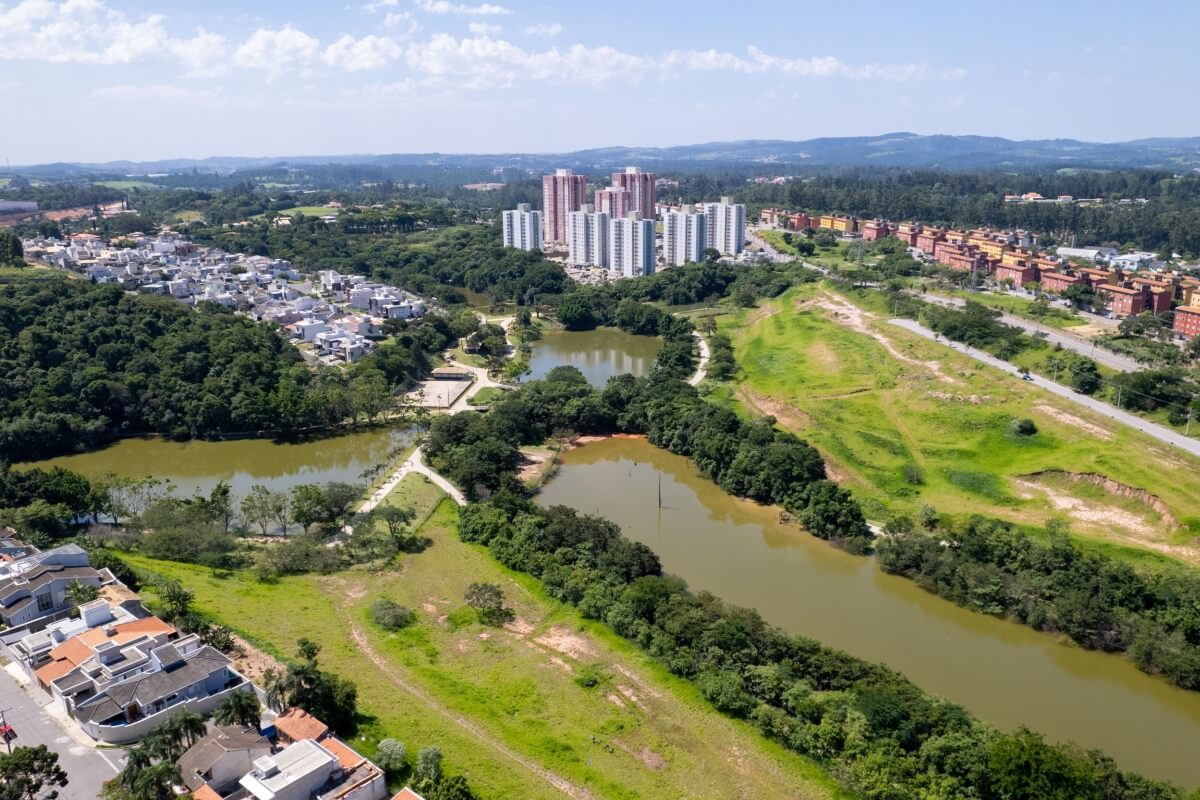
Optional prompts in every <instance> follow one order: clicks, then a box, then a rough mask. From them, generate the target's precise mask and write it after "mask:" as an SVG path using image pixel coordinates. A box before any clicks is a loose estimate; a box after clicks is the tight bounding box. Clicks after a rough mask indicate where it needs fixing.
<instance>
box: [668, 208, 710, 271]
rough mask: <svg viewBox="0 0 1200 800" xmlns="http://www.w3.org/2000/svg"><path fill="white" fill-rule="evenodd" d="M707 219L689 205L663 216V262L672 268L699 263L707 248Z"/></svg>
mask: <svg viewBox="0 0 1200 800" xmlns="http://www.w3.org/2000/svg"><path fill="white" fill-rule="evenodd" d="M707 230H708V218H707V217H706V216H705V215H704V213H703V212H700V211H696V210H695V209H693V208H692V207H691V206H689V205H685V206H682V207H681V208H680V209H679V210H678V211H668V212H667V213H666V214H665V215H663V260H664V261H666V262H667V263H668V264H671V265H673V266H679V265H680V264H687V263H693V264H696V263H699V262H700V261H702V260H703V258H704V250H705V248H707V247H708V234H707Z"/></svg>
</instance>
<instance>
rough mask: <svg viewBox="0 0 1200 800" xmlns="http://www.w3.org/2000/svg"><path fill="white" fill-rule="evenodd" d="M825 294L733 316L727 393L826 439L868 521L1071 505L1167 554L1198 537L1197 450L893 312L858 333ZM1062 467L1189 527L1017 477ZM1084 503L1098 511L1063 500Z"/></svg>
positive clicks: (1116, 537)
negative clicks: (1190, 451)
mask: <svg viewBox="0 0 1200 800" xmlns="http://www.w3.org/2000/svg"><path fill="white" fill-rule="evenodd" d="M823 298H824V299H826V300H828V299H829V298H832V299H833V301H834V302H845V299H844V298H841V297H840V296H834V295H831V294H829V292H828V291H827V290H825V289H823V288H820V287H801V288H799V289H794V290H792V291H790V292H789V293H787V294H786V295H784V296H783V297H782V298H780V299H778V300H776V301H773V302H772V303H770V304H769V305H767V306H766V307H764V308H761V309H757V310H753V311H749V312H745V311H743V312H740V313H739V315H738V316H736V317H734V318H732V319H731V320H729V321H727V322H726V323H725V324H724V326H725V329H726V330H727V331H728V332H729V333H730V334H731V335H732V336H733V338H734V342H735V351H736V356H737V360H738V364H739V365H740V367H741V369H742V371H743V374H744V380H743V382H742V384H741V385H740V386H738V387H736V388H735V389H734V390H733V392H732V393H731V397H730V399H732V400H736V401H738V402H740V403H741V404H742V405H744V406H745V407H746V408H747V409H748V410H750V411H752V412H756V413H770V414H773V415H774V416H776V417H777V418H778V419H779V421H780V423H781V424H782V425H784V426H785V427H788V428H791V429H794V430H796V431H797V432H798V433H801V434H802V435H803V436H804V437H805V438H807V439H808V440H810V441H811V442H812V443H813V444H815V445H816V446H817V447H818V448H819V449H820V450H821V451H822V453H823V454H824V455H825V456H826V458H827V459H828V460H829V462H830V471H831V475H832V476H833V477H834V478H835V479H837V480H839V481H840V482H841V483H843V484H844V485H846V486H847V487H849V488H850V489H852V490H853V491H854V492H855V493H856V495H857V496H858V497H859V498H860V500H861V501H862V502H863V503H864V506H865V508H866V510H867V513H868V516H869V517H871V518H874V519H880V520H882V519H884V518H886V516H887V514H888V513H890V512H894V511H898V512H904V513H910V514H911V513H914V512H916V511H918V510H919V509H920V507H921V506H922V505H926V504H928V505H932V506H933V507H934V508H936V509H937V510H938V511H940V512H944V513H950V514H975V513H979V514H986V515H990V516H998V517H1003V518H1008V519H1012V520H1014V521H1017V522H1020V523H1023V524H1028V525H1041V524H1044V522H1045V521H1046V520H1047V519H1048V518H1050V517H1053V516H1056V515H1062V514H1067V515H1068V516H1073V521H1072V529H1073V530H1075V531H1076V532H1079V533H1084V534H1087V535H1092V536H1097V537H1100V538H1102V539H1106V540H1109V541H1111V542H1115V543H1118V544H1121V545H1130V544H1132V545H1137V546H1146V547H1150V548H1152V549H1156V550H1158V551H1160V552H1162V551H1166V550H1168V549H1169V548H1170V547H1171V546H1173V545H1179V544H1186V543H1188V542H1191V541H1192V540H1193V539H1194V538H1195V536H1196V534H1197V533H1198V532H1200V482H1198V481H1196V480H1195V475H1196V470H1197V467H1198V466H1200V462H1197V460H1196V459H1193V458H1191V457H1189V456H1186V455H1185V454H1182V453H1179V452H1178V451H1176V450H1174V449H1171V448H1168V447H1167V446H1165V445H1162V444H1160V443H1158V442H1156V441H1154V440H1152V439H1150V438H1148V437H1146V436H1144V435H1143V434H1140V433H1138V432H1137V431H1132V430H1130V429H1128V428H1126V427H1124V426H1121V425H1118V424H1116V423H1114V422H1109V421H1108V420H1106V419H1104V418H1102V417H1098V416H1095V415H1092V414H1091V413H1090V412H1088V411H1086V410H1084V409H1082V408H1081V407H1079V406H1076V405H1074V404H1071V403H1069V402H1068V401H1066V400H1063V399H1060V398H1057V397H1055V396H1053V395H1050V394H1048V393H1046V392H1044V391H1042V390H1039V389H1036V388H1034V387H1032V386H1029V385H1027V384H1025V383H1024V382H1023V381H1020V380H1019V379H1017V378H1015V377H1011V376H1008V375H1005V374H1003V373H1000V372H999V371H997V370H994V369H992V368H990V367H987V366H984V365H982V364H979V363H977V362H975V361H973V360H970V359H968V358H966V357H965V356H961V355H959V354H957V353H954V352H952V351H950V350H948V349H947V348H945V347H943V346H940V345H938V344H936V343H933V342H929V341H927V340H925V339H923V338H921V337H918V336H915V335H913V334H909V333H908V332H906V331H903V330H901V329H899V328H896V327H895V326H892V325H888V324H887V323H886V322H885V321H884V319H883V318H879V317H874V316H872V315H870V314H869V313H867V314H866V316H867V323H866V324H867V326H868V329H869V330H868V331H867V332H864V331H860V330H855V329H854V328H853V327H852V326H851V325H850V324H849V318H850V317H849V315H848V314H846V313H844V312H843V313H841V314H840V317H841V319H840V320H839V319H837V318H836V317H835V314H834V312H832V311H830V310H828V309H825V308H821V307H818V306H817V305H816V304H815V302H814V301H822V299H823ZM872 332H875V333H879V334H881V335H883V336H884V337H885V338H886V339H887V341H888V342H889V343H890V344H891V346H892V348H893V349H894V350H895V351H896V353H898V354H899V356H900V357H898V356H897V355H896V354H893V353H892V352H889V350H888V349H887V348H886V347H885V346H884V345H883V344H882V343H881V342H879V341H877V340H876V339H875V338H873V337H872V336H871V335H870V333H872ZM901 357H902V358H901ZM905 359H907V360H905ZM935 367H936V370H935V369H934V368H935ZM1022 418H1029V419H1032V420H1033V421H1034V422H1035V424H1036V425H1037V429H1038V432H1037V433H1036V434H1035V435H1033V436H1020V435H1017V434H1015V433H1014V432H1013V431H1012V427H1011V426H1012V423H1013V421H1014V420H1017V419H1022ZM906 469H907V474H906ZM1055 469H1057V470H1066V471H1070V472H1079V473H1083V472H1095V473H1100V474H1103V475H1106V476H1108V477H1110V478H1113V479H1115V480H1117V481H1120V482H1122V483H1125V484H1127V485H1130V486H1133V487H1137V488H1143V489H1146V490H1148V491H1150V492H1153V493H1154V494H1156V495H1158V496H1159V497H1160V498H1162V500H1163V501H1164V502H1165V503H1166V505H1167V507H1168V508H1169V509H1170V511H1171V512H1172V513H1173V514H1174V515H1175V516H1176V517H1177V518H1179V519H1180V520H1181V522H1182V523H1183V525H1182V527H1181V528H1179V529H1176V530H1173V531H1172V530H1170V529H1168V527H1167V526H1165V525H1162V524H1161V521H1160V520H1159V518H1158V515H1157V514H1155V513H1154V512H1152V511H1151V510H1150V509H1148V508H1147V509H1145V513H1144V514H1143V515H1142V518H1141V519H1139V520H1136V521H1137V522H1138V523H1139V524H1140V525H1141V527H1137V526H1134V527H1132V528H1131V527H1130V525H1127V524H1125V523H1126V522H1129V520H1128V519H1127V518H1125V517H1123V516H1122V515H1121V514H1119V513H1108V512H1109V511H1112V512H1116V511H1125V512H1128V513H1129V514H1134V516H1137V515H1136V514H1135V513H1134V511H1132V510H1130V509H1129V507H1128V504H1126V503H1123V502H1121V501H1119V500H1118V499H1117V498H1113V500H1112V502H1111V503H1108V504H1106V503H1105V502H1104V498H1103V497H1093V496H1091V495H1089V493H1088V492H1084V491H1082V490H1080V491H1075V490H1073V489H1072V487H1070V486H1067V487H1055V486H1051V487H1050V488H1051V489H1053V490H1054V491H1055V492H1056V493H1057V494H1058V500H1057V502H1056V501H1054V500H1052V498H1051V496H1050V495H1049V494H1047V493H1045V492H1043V491H1041V490H1039V489H1037V488H1036V487H1035V488H1034V489H1032V490H1031V489H1030V487H1028V486H1026V485H1022V484H1020V483H1018V480H1017V479H1018V478H1019V476H1023V475H1029V474H1031V473H1036V472H1040V471H1043V470H1055ZM1064 498H1066V499H1064ZM1075 498H1078V499H1079V500H1080V501H1082V502H1083V503H1085V504H1087V505H1088V508H1087V509H1084V511H1088V512H1089V513H1081V512H1080V510H1079V509H1071V508H1067V507H1066V505H1069V504H1070V502H1071V501H1072V499H1075ZM1107 506H1112V508H1111V509H1107V510H1106V508H1107ZM1091 512H1095V513H1091Z"/></svg>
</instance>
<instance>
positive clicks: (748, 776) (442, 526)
mask: <svg viewBox="0 0 1200 800" xmlns="http://www.w3.org/2000/svg"><path fill="white" fill-rule="evenodd" d="M395 494H396V499H397V501H398V502H402V503H405V504H410V503H411V504H412V506H413V507H414V508H415V509H416V511H417V514H418V516H417V518H418V520H421V519H423V518H424V519H426V521H425V523H424V524H423V525H422V527H421V529H420V531H419V533H420V535H421V536H424V537H428V539H429V540H430V541H431V544H430V546H429V547H428V548H427V549H426V550H425V551H423V552H421V553H417V554H409V555H402V556H400V557H399V558H398V560H397V562H396V563H394V564H392V565H389V566H388V567H386V568H384V569H382V570H374V569H371V570H368V569H365V568H364V569H355V570H349V571H345V572H341V573H338V574H335V575H328V576H315V575H314V576H300V577H286V578H283V579H281V580H280V581H279V582H278V583H277V584H263V583H258V582H256V581H254V580H253V578H251V577H250V576H249V575H248V574H244V573H237V574H234V575H232V576H230V577H216V576H214V574H213V573H212V571H211V570H208V569H205V568H202V567H198V566H192V565H184V564H177V563H173V562H163V561H155V560H151V559H146V558H142V557H136V556H133V557H130V558H129V560H130V562H131V563H132V564H133V566H135V567H136V568H138V569H140V570H146V571H151V572H157V573H160V574H164V575H167V576H169V577H172V578H175V579H177V580H179V581H180V582H181V583H182V584H183V585H184V586H185V587H187V588H188V589H190V590H192V591H194V592H195V594H196V601H195V602H196V606H197V608H198V609H199V610H201V611H202V612H204V613H206V614H208V615H211V616H212V617H213V618H214V619H217V620H220V621H221V622H223V623H225V624H227V625H230V626H231V627H233V628H234V629H236V630H237V631H238V633H239V634H241V635H242V636H244V637H245V638H246V639H247V640H248V641H249V642H251V643H252V644H254V645H255V646H257V647H260V648H262V649H263V650H265V651H266V652H268V653H269V654H271V655H275V656H289V655H292V653H293V651H294V649H295V641H296V640H297V639H298V638H300V637H308V638H310V639H313V640H314V641H317V642H319V643H320V644H321V645H322V650H321V654H320V661H321V664H322V665H323V666H324V667H325V668H327V669H329V670H331V671H333V672H336V673H338V674H340V675H343V676H345V677H348V678H351V679H352V680H354V681H355V683H356V684H357V685H358V691H359V706H360V709H361V711H363V712H364V713H365V714H366V715H368V719H366V720H365V721H364V722H363V724H362V725H361V726H360V730H359V735H358V737H356V738H355V745H356V746H358V747H361V748H362V749H363V751H364V752H366V753H367V754H371V753H373V752H374V749H375V746H376V744H377V742H378V740H379V739H380V738H382V737H385V736H393V737H395V738H398V739H400V740H401V741H402V742H404V743H405V745H406V746H407V748H408V751H409V753H413V754H415V753H416V752H417V751H419V750H420V749H421V748H423V747H426V746H430V745H437V746H439V747H441V748H442V750H443V752H444V753H445V756H446V766H447V770H448V771H449V772H450V773H451V774H454V773H465V774H466V775H467V776H468V778H469V780H470V782H471V785H472V786H473V787H474V788H475V789H476V790H477V792H478V793H479V795H480V796H481V797H484V798H507V797H514V798H516V797H520V798H547V799H550V798H563V797H571V798H580V799H582V798H634V797H696V798H701V797H704V798H735V797H745V798H751V797H753V798H807V797H812V798H824V797H837V796H839V795H838V792H837V791H836V790H835V789H833V788H831V784H830V783H829V780H828V778H827V777H826V776H825V775H824V774H823V773H822V772H820V771H819V770H818V769H817V768H816V767H815V766H814V765H812V764H811V763H810V762H808V761H806V760H804V759H802V758H800V757H799V756H796V755H795V754H792V753H789V752H787V751H785V750H783V749H782V748H780V747H777V746H775V745H773V744H771V743H769V742H767V741H765V740H764V739H762V737H761V736H759V735H758V733H757V732H756V731H755V730H754V729H753V728H752V727H751V726H749V725H747V724H744V723H740V722H737V721H735V720H732V719H729V718H726V717H724V716H722V715H720V714H718V713H717V712H716V711H713V710H712V709H711V707H709V705H708V704H707V702H705V701H704V700H703V699H702V698H701V697H700V696H699V693H698V692H697V691H696V690H694V689H693V688H692V687H691V686H690V685H688V684H686V683H684V682H682V681H679V680H677V679H675V678H673V677H671V676H670V675H669V674H668V673H667V672H666V671H665V670H664V669H663V668H662V667H661V666H659V665H658V664H657V663H655V662H654V661H652V660H651V659H649V658H648V657H646V656H644V655H642V654H641V653H639V652H638V651H637V650H636V649H635V648H634V647H633V646H632V645H630V644H628V643H626V642H624V641H623V640H621V639H619V638H617V637H616V636H615V635H614V634H612V633H611V632H609V631H607V630H606V629H605V628H603V627H601V626H599V625H596V624H593V623H589V622H586V621H585V620H583V619H582V618H580V617H579V616H578V614H577V613H576V612H575V611H574V610H573V609H572V608H570V607H569V606H564V605H563V604H561V603H558V602H557V601H554V600H552V599H550V598H548V597H547V596H546V595H545V593H544V592H543V591H542V589H541V588H540V586H539V584H538V583H537V582H536V581H534V580H533V579H531V578H529V577H527V576H524V575H519V574H517V573H513V572H510V571H508V570H506V569H504V568H503V567H501V566H500V565H499V564H498V563H497V562H496V561H494V560H493V559H492V557H491V556H490V554H488V553H487V551H486V550H484V549H483V548H480V547H476V546H472V545H467V544H464V543H462V542H460V541H459V539H458V537H457V534H456V531H455V526H456V521H457V509H456V507H455V506H454V505H453V504H452V503H450V502H448V501H445V502H440V504H437V503H438V502H439V501H440V500H441V498H440V493H438V492H437V491H436V490H435V489H434V488H433V487H431V486H429V485H428V484H425V483H424V478H423V477H422V476H419V475H409V476H407V477H406V478H405V479H404V481H402V482H401V484H400V485H399V487H397V490H396V493H395ZM435 504H436V505H435ZM427 515H429V516H427ZM475 581H487V582H491V583H496V584H499V585H501V586H502V587H503V590H504V592H505V596H506V603H507V604H508V605H509V606H510V607H511V608H512V609H513V610H514V612H515V614H516V619H515V621H514V622H513V623H510V624H509V625H508V626H506V627H505V628H488V627H483V626H481V625H480V624H479V623H478V622H476V621H475V614H474V612H473V611H471V610H470V609H469V608H467V607H466V605H465V603H464V602H463V600H462V598H463V593H464V591H465V590H466V588H467V586H468V585H469V584H470V583H472V582H475ZM380 596H386V597H389V598H391V599H393V600H395V601H396V602H398V603H400V604H402V605H405V606H407V607H409V608H412V609H414V610H415V611H416V612H417V614H418V620H417V622H416V623H414V624H413V625H412V626H410V627H409V628H406V629H404V630H402V631H400V632H397V633H387V632H385V631H383V630H382V629H380V628H378V627H376V626H375V625H373V624H372V623H371V622H370V621H369V618H368V615H367V608H368V607H369V605H370V603H371V602H372V601H373V600H374V599H376V598H377V597H380ZM589 684H590V685H589Z"/></svg>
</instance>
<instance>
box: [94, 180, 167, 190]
mask: <svg viewBox="0 0 1200 800" xmlns="http://www.w3.org/2000/svg"><path fill="white" fill-rule="evenodd" d="M96 185H97V186H107V187H108V188H110V189H161V188H163V187H161V186H159V185H158V184H157V183H150V181H96Z"/></svg>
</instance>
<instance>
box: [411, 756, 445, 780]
mask: <svg viewBox="0 0 1200 800" xmlns="http://www.w3.org/2000/svg"><path fill="white" fill-rule="evenodd" d="M414 777H415V778H416V779H417V781H418V783H419V784H420V785H423V786H432V785H435V784H437V782H438V781H440V780H441V779H442V751H441V750H440V749H439V748H437V747H426V748H425V749H424V750H422V751H421V752H420V753H418V754H417V769H416V771H415V772H414Z"/></svg>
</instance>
